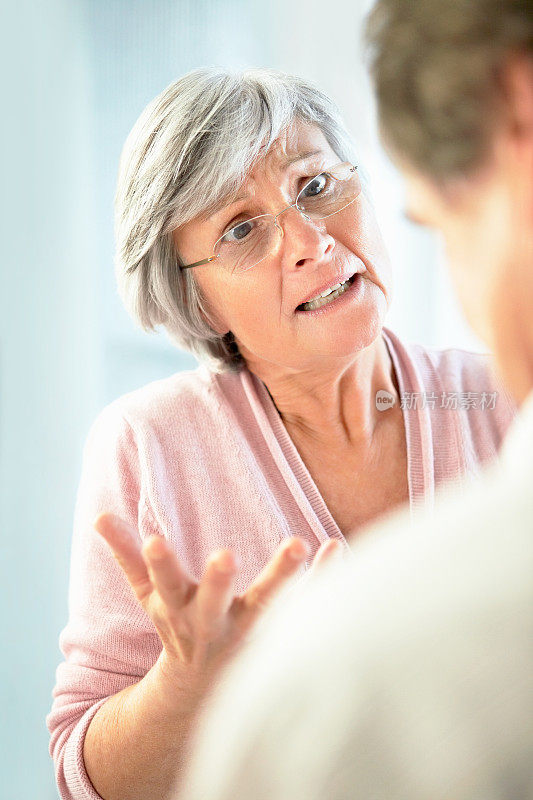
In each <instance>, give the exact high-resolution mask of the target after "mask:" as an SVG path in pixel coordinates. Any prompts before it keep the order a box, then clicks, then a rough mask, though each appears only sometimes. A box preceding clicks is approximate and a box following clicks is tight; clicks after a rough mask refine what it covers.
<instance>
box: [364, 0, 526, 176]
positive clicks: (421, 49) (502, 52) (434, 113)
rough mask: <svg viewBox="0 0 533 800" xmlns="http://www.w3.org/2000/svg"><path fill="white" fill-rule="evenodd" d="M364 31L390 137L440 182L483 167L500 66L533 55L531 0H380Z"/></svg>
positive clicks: (498, 99)
mask: <svg viewBox="0 0 533 800" xmlns="http://www.w3.org/2000/svg"><path fill="white" fill-rule="evenodd" d="M366 38H367V43H368V45H369V55H370V70H371V74H372V77H373V79H374V84H375V90H376V95H377V101H378V113H379V123H380V128H381V131H382V134H383V137H384V140H385V143H386V144H388V145H389V146H390V147H391V148H392V149H393V151H394V152H395V153H396V154H397V155H398V156H400V157H402V158H405V159H406V160H407V162H408V163H410V164H411V165H412V166H413V167H415V168H416V169H418V170H420V171H421V172H422V173H423V174H426V175H428V176H430V177H431V178H433V179H436V180H437V181H439V182H440V181H444V180H446V178H448V177H453V176H457V175H460V174H466V173H468V172H471V171H472V170H474V169H475V168H476V167H478V166H479V165H480V164H481V163H482V162H483V160H484V158H485V157H486V155H487V152H488V147H489V144H490V142H491V134H492V133H493V131H494V126H495V124H497V121H498V119H499V116H498V111H499V109H500V108H501V107H502V103H503V102H504V101H505V93H504V86H503V82H502V80H501V77H502V67H503V66H504V64H505V63H506V60H507V58H508V57H509V55H511V54H525V55H527V56H528V57H533V3H532V0H378V2H377V3H376V5H375V6H374V8H373V9H372V11H371V12H370V14H369V17H368V20H367V27H366Z"/></svg>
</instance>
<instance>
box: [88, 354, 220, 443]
mask: <svg viewBox="0 0 533 800" xmlns="http://www.w3.org/2000/svg"><path fill="white" fill-rule="evenodd" d="M218 377H219V376H218V375H217V374H216V373H214V372H211V371H210V370H209V369H208V368H207V367H205V366H199V367H198V368H196V369H194V370H186V371H182V372H176V373H174V374H173V375H170V376H168V377H165V378H161V379H159V380H156V381H152V382H150V383H148V384H146V385H144V386H141V387H140V388H138V389H134V390H133V391H131V392H128V393H127V394H124V395H122V396H121V397H118V398H117V399H115V400H113V401H112V402H111V403H109V404H108V405H106V406H105V408H104V409H103V410H102V411H101V412H100V414H99V415H98V417H97V420H96V421H95V424H96V425H98V426H102V425H106V426H112V427H113V426H114V427H121V426H123V425H124V424H127V425H129V426H130V427H132V428H133V429H137V428H140V429H142V428H144V427H146V426H149V427H153V426H154V425H155V426H156V427H165V428H167V429H169V428H170V427H174V426H177V427H180V426H183V425H186V424H188V423H191V422H192V421H194V420H195V419H198V418H203V419H204V420H205V418H206V416H209V415H211V414H216V413H217V408H218V406H219V403H220V399H219V395H218V393H217V391H216V385H217V379H218ZM228 379H230V380H231V378H226V380H228ZM233 379H235V378H233Z"/></svg>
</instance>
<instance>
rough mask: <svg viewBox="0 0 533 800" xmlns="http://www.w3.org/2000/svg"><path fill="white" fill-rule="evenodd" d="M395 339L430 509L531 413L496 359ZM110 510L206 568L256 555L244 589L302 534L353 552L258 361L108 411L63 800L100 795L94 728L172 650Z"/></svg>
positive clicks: (78, 565)
mask: <svg viewBox="0 0 533 800" xmlns="http://www.w3.org/2000/svg"><path fill="white" fill-rule="evenodd" d="M383 335H384V338H385V341H386V343H387V346H388V348H389V352H390V354H391V357H392V359H393V363H394V366H395V369H396V373H397V378H398V384H399V389H400V397H401V398H402V406H403V415H404V420H405V431H406V440H407V455H408V482H409V497H410V505H411V509H412V510H413V512H414V513H416V511H417V510H418V509H419V508H422V507H424V506H427V505H429V506H430V507H431V506H432V504H433V499H434V493H435V488H436V486H438V485H439V484H440V483H442V482H443V481H446V480H450V479H453V478H457V477H459V476H464V477H466V478H471V479H476V478H477V477H478V476H479V474H480V469H481V465H482V464H483V463H484V462H487V461H489V460H491V459H492V458H493V457H494V456H495V455H496V453H497V451H498V449H499V446H500V443H501V441H502V438H503V436H504V434H505V432H506V430H507V428H508V426H509V424H510V423H511V421H512V419H513V416H514V414H515V412H516V409H515V407H514V404H513V403H512V401H511V400H510V398H509V396H508V395H507V394H506V393H505V392H504V390H503V389H502V387H501V386H500V385H499V384H497V383H496V381H495V378H494V377H493V376H492V375H491V371H490V359H489V358H488V357H487V356H482V355H478V354H473V353H467V352H464V351H461V350H445V351H436V350H428V349H426V348H424V347H421V346H419V345H409V346H405V345H403V344H402V343H401V342H400V341H399V339H398V338H397V337H396V336H395V335H394V334H393V333H392V332H391V331H389V330H384V332H383ZM494 392H497V393H498V394H497V395H494V394H493V393H494ZM446 405H447V406H448V407H444V406H446ZM383 413H386V411H385V412H383ZM102 511H113V512H115V513H116V514H119V515H120V516H122V517H123V518H125V519H126V520H128V521H129V522H131V523H132V524H134V525H136V526H137V527H138V530H139V533H140V535H141V537H143V538H144V537H146V536H148V535H150V534H153V533H157V534H161V535H163V536H165V537H166V538H167V539H168V540H169V541H170V542H172V544H173V546H174V547H175V549H176V551H177V553H178V554H179V556H180V559H181V561H182V563H183V564H184V565H185V567H186V568H187V569H188V570H189V573H190V574H191V575H192V576H193V577H195V578H199V577H200V575H201V574H202V572H203V569H204V566H205V562H206V559H207V557H208V555H209V553H211V551H212V550H215V549H219V548H228V547H229V548H231V549H233V550H234V551H235V552H236V553H237V554H238V556H239V559H240V563H241V572H240V575H239V578H238V580H237V581H236V591H237V592H239V593H240V592H242V591H244V590H245V589H246V587H247V586H248V585H249V583H250V582H251V581H252V580H253V578H254V577H255V576H256V575H257V574H258V572H259V571H260V570H261V569H262V567H263V566H264V565H265V564H266V563H267V561H269V559H270V558H271V556H272V554H273V552H274V550H275V549H276V548H277V547H278V545H279V544H280V542H281V541H283V539H284V538H286V537H287V536H290V535H295V534H297V535H299V536H302V537H303V538H305V539H306V540H307V542H308V543H309V544H310V545H311V555H310V559H309V560H311V559H312V557H313V556H314V553H315V552H316V550H317V549H318V547H319V545H320V543H321V542H323V541H324V540H325V539H327V538H328V537H335V538H337V539H340V540H341V542H342V543H343V544H344V546H345V547H346V549H348V548H349V546H348V544H347V542H346V540H345V539H344V537H343V535H342V533H341V532H340V530H339V528H338V526H337V524H336V522H335V520H334V519H333V517H332V516H331V514H330V512H329V510H328V508H327V506H326V504H325V502H324V500H323V499H322V497H321V495H320V493H319V491H318V489H317V487H316V485H315V484H314V482H313V479H312V478H311V476H310V474H309V472H308V470H307V469H306V467H305V465H304V463H303V461H302V459H301V458H300V455H299V453H298V451H297V450H296V448H295V446H294V444H293V443H292V441H291V439H290V437H289V435H288V433H287V431H286V429H285V427H284V425H283V423H282V421H281V419H280V417H279V415H278V413H277V411H276V408H275V406H274V405H273V403H272V400H271V399H270V396H269V394H268V392H267V390H266V388H265V387H264V385H263V384H262V383H261V382H260V381H259V380H258V379H257V378H255V376H253V375H252V374H251V373H250V372H248V371H247V370H244V371H242V372H240V373H224V374H222V375H216V374H213V373H211V372H209V371H208V370H207V369H206V368H204V367H200V368H199V369H197V370H195V371H193V372H184V373H178V374H176V375H173V376H172V377H170V378H167V379H164V380H161V381H157V382H155V383H151V384H149V385H148V386H145V387H144V388H142V389H139V390H137V391H135V392H132V393H131V394H128V395H125V396H124V397H121V398H120V399H119V400H117V401H115V402H114V403H111V405H109V406H108V407H107V408H106V409H104V411H103V412H102V413H101V414H100V416H99V417H98V419H97V420H96V422H95V423H94V425H93V427H92V429H91V431H90V433H89V436H88V439H87V443H86V446H85V451H84V458H83V470H82V477H81V482H80V487H79V491H78V497H77V503H76V513H75V520H74V534H73V544H72V563H71V578H70V592H69V610H70V615H69V621H68V624H67V626H66V628H65V629H64V630H63V632H62V633H61V636H60V647H61V650H62V652H63V654H64V657H65V660H64V661H63V662H62V663H61V664H60V665H59V667H58V669H57V681H56V686H55V688H54V692H53V696H54V703H53V707H52V710H51V712H50V714H49V716H48V718H47V724H48V727H49V730H50V733H51V744H50V752H51V754H52V757H53V759H54V762H55V767H56V776H57V782H58V786H59V791H60V795H61V797H62V798H63V800H67V798H76V800H82V798H84V799H85V798H90V799H91V800H98V798H99V795H98V794H97V793H96V792H95V790H94V788H93V787H92V785H91V783H90V781H89V778H88V776H87V773H86V771H85V767H84V762H83V741H84V736H85V733H86V731H87V728H88V726H89V723H90V721H91V719H92V718H93V716H94V714H95V713H96V711H97V710H98V708H99V707H100V706H101V705H102V704H103V703H104V702H105V701H106V699H107V698H108V697H109V696H110V695H112V694H115V693H116V692H118V691H120V690H121V689H123V688H125V687H126V686H129V685H130V684H132V683H136V682H138V681H139V680H140V679H141V678H142V677H143V675H145V674H146V672H147V671H148V670H149V669H150V667H151V666H152V665H153V664H154V663H155V661H156V660H157V658H158V655H159V653H160V649H161V648H160V640H159V637H158V636H157V633H156V631H155V629H154V626H153V625H152V622H151V621H150V619H149V617H148V616H147V615H146V614H145V613H144V611H143V610H142V608H141V607H140V606H139V604H138V603H137V601H136V600H135V598H134V595H133V592H132V591H131V590H130V587H129V585H128V583H127V581H126V579H125V578H124V576H123V573H122V571H121V569H120V567H119V566H118V564H117V563H116V562H115V560H114V558H113V557H112V555H111V553H110V551H109V550H108V548H107V545H106V544H105V542H104V541H103V540H102V539H101V538H100V536H99V535H98V534H97V533H96V532H95V531H94V529H93V527H92V522H93V520H94V519H95V517H96V516H97V514H99V513H100V512H102Z"/></svg>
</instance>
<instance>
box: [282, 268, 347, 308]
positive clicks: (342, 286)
mask: <svg viewBox="0 0 533 800" xmlns="http://www.w3.org/2000/svg"><path fill="white" fill-rule="evenodd" d="M360 279H361V275H360V274H359V273H358V272H356V273H355V275H352V277H351V278H348V280H346V281H344V283H337V284H335V285H334V286H330V287H329V289H326V290H325V291H324V292H323V293H322V294H321V295H319V296H318V297H314V298H313V299H312V300H308V301H307V303H300V305H299V306H298V307H297V309H296V311H297V312H305V311H316V310H317V309H318V308H322V307H323V306H326V305H329V303H332V302H333V301H334V300H336V299H337V298H338V297H340V296H341V295H342V294H345V293H346V292H347V291H348V290H349V289H350V288H351V287H352V286H353V284H354V283H355V282H356V280H357V282H359V281H360Z"/></svg>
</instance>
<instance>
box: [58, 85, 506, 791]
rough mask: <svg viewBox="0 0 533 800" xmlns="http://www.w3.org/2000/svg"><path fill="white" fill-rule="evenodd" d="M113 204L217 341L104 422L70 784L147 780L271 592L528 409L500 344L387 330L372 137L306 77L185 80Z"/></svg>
mask: <svg viewBox="0 0 533 800" xmlns="http://www.w3.org/2000/svg"><path fill="white" fill-rule="evenodd" d="M116 202H117V237H118V281H119V286H120V289H121V293H122V296H123V299H124V301H125V303H126V306H127V307H128V308H129V310H130V311H131V313H132V314H133V316H134V317H135V318H136V319H137V320H139V321H140V322H141V324H142V325H143V326H144V327H145V328H153V327H154V326H156V325H163V326H164V327H165V328H166V329H167V331H168V332H169V334H170V335H171V337H172V338H173V339H174V340H175V341H176V342H177V343H179V344H180V345H181V346H184V347H186V348H188V349H189V350H190V351H192V352H193V353H195V354H196V355H197V356H198V357H199V358H200V359H201V360H202V361H203V362H204V365H203V366H201V367H200V368H199V369H198V370H196V371H194V372H189V373H181V374H178V375H175V376H172V377H171V378H168V379H165V380H162V381H158V382H156V383H153V384H150V385H149V386H146V387H144V388H143V389H140V390H138V391H136V392H133V393H132V394H129V395H127V396H125V397H123V398H121V399H119V400H117V401H116V402H114V403H112V404H111V405H110V406H109V407H108V408H107V409H105V410H104V412H103V413H102V414H101V415H100V417H99V418H98V420H97V421H96V423H95V425H94V426H93V428H92V430H91V433H90V435H89V438H88V442H87V445H86V449H85V454H84V467H83V474H82V479H81V485H80V490H79V494H78V502H77V509H76V518H75V529H74V542H73V553H72V577H71V595H70V615H71V616H70V620H69V623H68V625H67V627H66V629H65V630H64V631H63V633H62V636H61V646H62V649H63V652H64V655H65V661H64V663H63V664H61V665H60V667H59V669H58V673H57V685H56V688H55V690H54V697H55V701H54V707H53V709H52V712H51V714H50V716H49V718H48V724H49V728H50V730H51V733H52V742H51V752H52V755H53V757H54V759H55V762H56V770H57V778H58V785H59V788H60V793H61V796H62V797H63V798H98V797H103V798H105V799H106V800H115V798H116V799H117V800H118V798H120V800H125V798H128V800H131V799H133V798H143V800H146V798H148V797H157V798H162V797H165V796H166V794H167V792H168V791H169V789H170V787H171V786H172V785H173V783H174V780H175V777H176V773H177V772H179V771H180V768H181V765H183V763H184V762H185V760H186V757H187V745H188V742H189V741H190V732H191V729H192V727H193V724H194V722H195V719H196V717H197V714H198V711H199V709H200V706H201V705H202V703H203V701H204V699H205V697H206V695H207V693H208V692H209V690H210V688H211V687H212V685H213V683H214V681H215V679H216V677H217V675H218V674H219V671H220V669H221V667H222V665H223V664H225V663H226V662H227V661H228V659H229V658H231V656H232V655H233V654H234V653H235V652H236V650H237V649H238V647H239V645H240V644H241V643H242V641H243V639H244V638H246V637H247V635H248V633H249V632H250V631H251V630H252V628H253V625H254V623H255V621H256V619H257V617H258V616H259V615H260V614H261V611H262V610H263V609H264V607H265V605H266V604H267V603H268V601H269V599H270V598H271V597H272V596H273V595H274V594H275V593H277V592H279V591H280V589H281V587H282V586H283V585H285V584H286V583H287V581H288V580H289V578H290V577H291V576H293V575H294V574H295V573H296V572H302V570H303V568H304V567H305V568H307V567H309V566H310V564H311V562H312V561H313V559H315V561H317V560H319V559H320V558H326V557H329V556H330V554H331V552H332V551H333V550H334V549H335V546H337V548H338V549H339V550H341V552H342V551H347V552H350V550H349V543H350V540H352V539H353V538H354V537H356V536H357V532H358V531H359V530H360V529H361V527H362V526H363V525H365V524H366V523H368V522H369V521H370V520H374V519H375V518H377V517H378V516H379V515H381V514H383V513H385V512H388V511H389V510H391V509H393V508H396V507H398V506H399V505H400V504H402V503H409V504H410V506H411V509H413V510H416V509H418V508H419V507H422V506H428V505H429V506H431V504H432V502H433V496H434V492H435V488H436V486H438V484H440V483H442V482H443V481H445V480H449V479H452V478H459V477H461V476H462V477H463V478H464V477H474V478H475V477H476V476H477V475H478V474H479V472H480V469H481V466H482V464H483V463H484V462H486V461H488V460H490V459H491V458H493V457H494V456H495V455H496V453H497V451H498V448H499V444H500V441H501V439H502V437H503V435H504V433H505V430H506V428H507V426H508V425H509V423H510V421H511V418H512V416H513V413H514V408H513V406H512V403H511V402H510V401H509V400H508V398H507V396H506V395H505V394H504V393H503V391H502V390H501V388H500V386H499V384H497V383H496V382H495V379H494V378H493V377H492V376H491V373H490V364H489V362H488V360H487V358H486V357H484V356H480V355H475V354H471V353H466V352H463V351H459V350H447V351H444V352H436V351H428V350H426V349H425V348H422V347H420V346H411V347H408V346H406V345H405V344H403V343H402V342H401V341H400V340H399V339H398V338H397V337H396V336H395V335H394V334H393V333H392V332H391V331H389V330H385V329H384V327H383V325H384V320H385V315H386V312H387V308H388V306H389V303H390V299H391V269H390V264H389V259H388V256H387V254H386V251H385V248H384V246H383V242H382V239H381V236H380V233H379V230H378V227H377V225H376V221H375V218H374V213H373V209H372V206H371V203H370V200H369V197H368V193H367V191H366V189H365V187H364V186H363V185H362V184H361V177H360V169H359V164H358V163H357V161H356V158H355V156H354V153H353V146H352V142H351V140H350V138H349V136H348V135H347V133H346V131H345V129H344V127H343V124H342V122H341V120H340V118H339V116H338V113H337V111H336V110H335V108H334V107H333V106H332V103H331V102H330V101H329V100H328V99H327V98H326V97H324V95H322V94H321V93H320V92H318V91H317V90H316V89H314V88H313V87H312V86H310V85H309V84H307V83H305V82H303V81H302V80H300V79H297V78H293V77H290V76H287V75H282V74H277V73H273V72H267V71H249V72H245V73H243V74H240V75H233V74H226V73H218V72H213V71H208V70H201V71H196V72H193V73H191V74H189V75H187V76H185V77H184V78H182V79H181V80H179V81H177V82H175V83H174V84H172V85H171V86H170V87H168V88H167V89H166V90H165V91H164V92H163V93H162V94H161V95H160V96H159V97H157V98H156V99H155V100H154V101H153V102H152V103H151V104H150V105H149V106H148V108H147V109H146V110H145V112H144V113H143V114H142V115H141V117H140V119H139V121H138V122H137V124H136V125H135V127H134V129H133V131H132V132H131V134H130V136H129V138H128V141H127V143H126V146H125V149H124V153H123V157H122V161H121V167H120V176H119V185H118V192H117V201H116ZM95 524H96V528H97V530H98V533H97V532H96V531H95ZM99 534H100V535H99ZM213 551H217V552H215V553H213ZM113 556H114V558H113ZM206 562H207V566H206ZM132 589H133V591H132Z"/></svg>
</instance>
